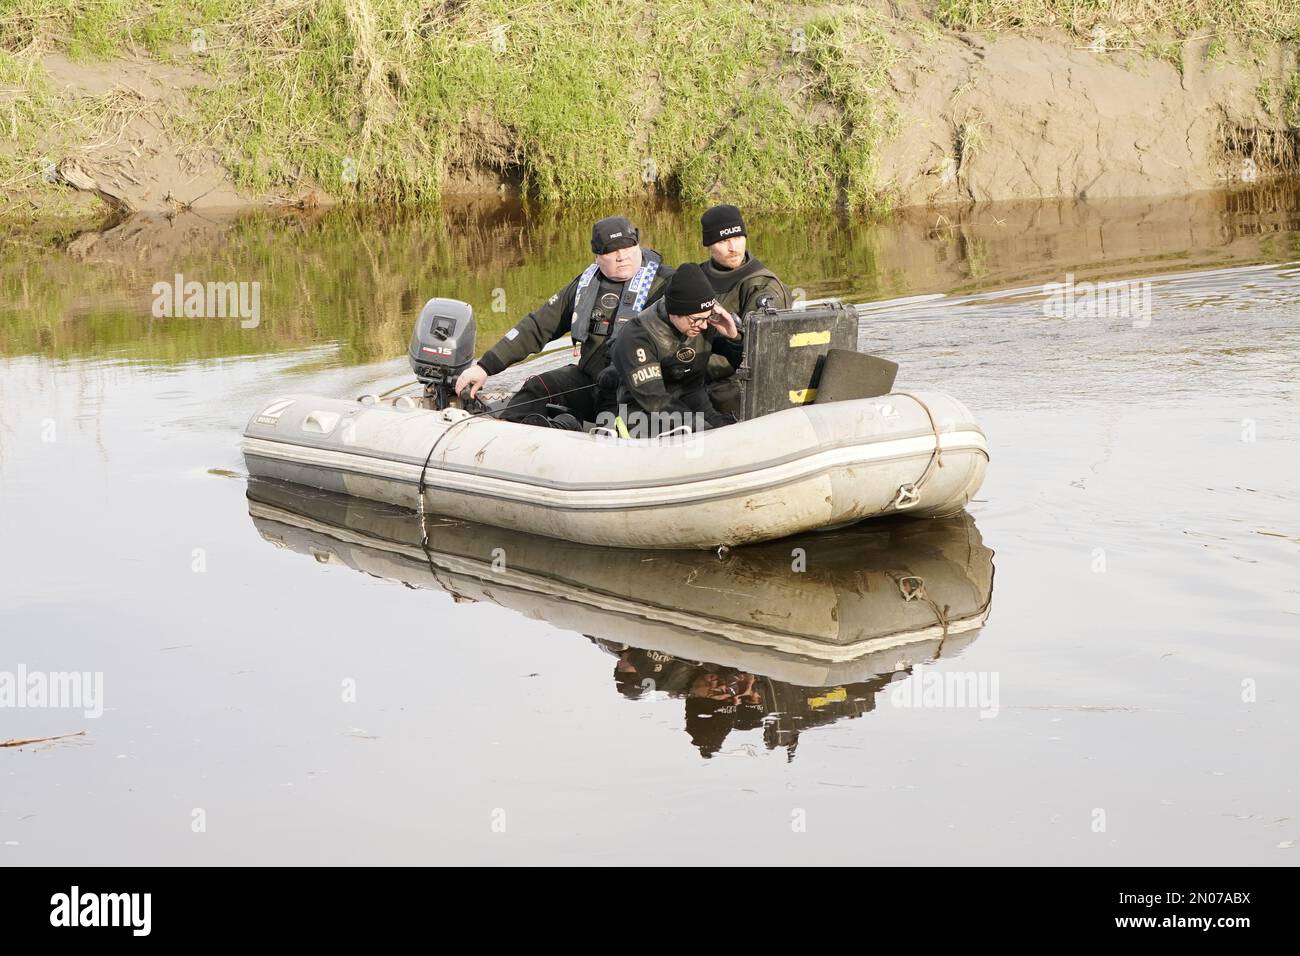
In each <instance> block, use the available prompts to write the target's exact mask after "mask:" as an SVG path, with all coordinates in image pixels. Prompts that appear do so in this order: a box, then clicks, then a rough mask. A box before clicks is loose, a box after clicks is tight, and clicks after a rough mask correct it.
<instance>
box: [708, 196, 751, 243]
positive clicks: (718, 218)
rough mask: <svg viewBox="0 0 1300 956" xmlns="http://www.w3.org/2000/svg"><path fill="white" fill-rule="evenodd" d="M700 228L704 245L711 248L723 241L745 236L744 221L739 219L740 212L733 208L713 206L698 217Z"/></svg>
mask: <svg viewBox="0 0 1300 956" xmlns="http://www.w3.org/2000/svg"><path fill="white" fill-rule="evenodd" d="M700 227H701V228H702V229H703V230H704V244H705V245H706V246H711V245H713V244H714V243H715V242H721V241H722V240H723V239H732V238H734V237H736V236H744V235H747V233H746V232H745V220H743V219H741V218H740V210H739V209H737V208H736V207H735V206H714V207H713V208H711V209H709V210H707V211H705V213H704V215H703V216H701V217H700Z"/></svg>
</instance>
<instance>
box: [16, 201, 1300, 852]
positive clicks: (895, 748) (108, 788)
mask: <svg viewBox="0 0 1300 956" xmlns="http://www.w3.org/2000/svg"><path fill="white" fill-rule="evenodd" d="M600 212H603V211H600ZM590 218H591V217H589V216H582V215H577V214H566V215H541V214H537V213H532V214H525V213H524V212H523V211H522V210H520V209H518V208H513V207H501V208H495V207H466V208H456V209H448V210H445V211H443V212H441V213H429V214H411V213H392V212H385V211H375V210H370V211H355V210H335V211H331V212H326V213H321V214H317V215H313V216H309V217H301V216H288V215H281V214H272V213H266V214H254V215H246V216H241V217H237V218H232V219H222V220H218V221H210V220H206V219H199V218H198V217H195V216H186V217H183V218H182V219H178V220H176V221H175V222H172V223H167V222H161V223H147V222H129V223H127V224H125V225H123V226H119V227H118V228H117V229H115V230H112V231H110V232H109V233H106V234H104V235H102V236H94V235H90V236H82V237H79V238H77V239H76V240H75V241H74V242H72V244H71V246H70V247H69V248H68V249H63V248H52V247H51V246H50V245H49V243H48V237H37V236H35V235H32V234H17V233H13V234H6V235H5V240H4V245H3V252H0V544H2V546H0V742H6V741H16V740H24V739H31V738H44V737H52V736H56V735H64V734H76V735H77V736H68V737H63V738H62V739H59V740H49V741H44V742H40V743H33V744H27V745H24V746H9V747H4V748H0V866H23V865H40V864H91V863H96V864H131V863H165V864H187V863H196V864H233V863H295V862H300V863H342V864H351V863H414V864H421V863H450V862H473V861H479V862H543V861H557V862H564V863H581V862H602V863H673V862H675V863H681V862H687V861H692V860H697V859H701V858H707V856H708V854H703V850H704V849H705V848H706V847H709V846H713V847H714V848H715V850H717V849H718V848H724V853H723V856H725V857H726V859H727V861H728V862H729V863H731V862H735V863H740V864H746V865H748V864H759V863H769V864H770V863H802V864H821V865H824V864H828V863H830V864H838V863H864V864H868V863H883V864H927V863H945V864H963V863H1012V864H1046V863H1081V864H1193V863H1216V864H1234V863H1241V864H1264V865H1268V864H1273V865H1287V864H1290V865H1294V864H1295V863H1296V862H1297V861H1300V765H1298V764H1297V761H1296V758H1295V755H1296V730H1297V727H1300V697H1298V696H1297V694H1296V693H1295V687H1296V686H1297V683H1300V186H1297V185H1295V184H1290V185H1281V186H1271V187H1267V188H1259V189H1253V190H1246V191H1239V192H1232V193H1223V194H1207V195H1202V196H1196V197H1190V198H1183V199H1171V200H1160V201H1150V202H1142V203H1128V202H1125V203H1101V204H1087V205H1079V204H1051V205H1034V206H1023V205H1020V206H1006V207H993V208H980V209H974V210H965V211H946V212H943V211H934V210H931V211H928V212H916V213H909V214H906V215H902V216H899V217H898V218H896V219H894V220H892V221H889V222H886V223H879V224H865V223H855V222H847V221H844V220H842V219H835V218H832V217H828V218H826V219H823V220H811V221H810V220H795V219H791V218H781V217H768V218H764V217H760V216H753V217H751V221H750V223H749V232H750V242H751V249H752V250H753V251H754V252H755V253H756V254H757V255H758V256H759V257H761V258H763V259H764V260H765V261H767V262H768V263H769V265H771V266H772V267H773V268H774V269H775V270H776V271H777V272H778V273H779V274H781V275H782V276H783V278H785V279H786V280H787V282H788V284H789V285H791V286H796V287H799V288H801V289H803V290H804V292H805V293H806V295H808V296H809V297H816V296H828V295H834V296H841V297H844V298H846V299H849V300H851V301H854V302H876V303H879V306H878V308H876V309H875V310H873V311H872V312H871V313H870V314H868V315H867V316H866V317H865V318H864V321H863V324H862V340H861V344H862V347H863V348H865V349H868V350H870V351H873V352H877V353H880V354H884V355H886V356H888V357H890V358H892V359H894V360H895V361H897V362H899V363H900V365H901V370H900V373H899V380H898V386H899V387H900V388H908V389H939V390H942V391H946V392H949V393H951V394H952V395H954V396H956V397H958V398H960V399H962V400H963V401H964V402H965V403H966V404H968V405H969V406H970V407H971V408H972V410H974V412H975V413H976V415H977V416H978V417H979V418H980V420H981V422H982V424H983V426H984V428H985V431H986V432H987V435H988V440H989V445H990V450H991V463H990V467H989V471H988V477H987V480H986V482H985V484H984V487H983V488H982V490H981V492H980V493H979V495H978V498H977V500H976V501H974V502H972V503H971V505H970V507H969V509H968V511H969V513H968V514H967V515H964V516H961V517H958V518H955V519H946V520H944V521H901V522H897V521H895V522H888V523H883V524H870V523H868V524H866V525H863V526H860V527H858V528H854V529H847V530H843V531H838V532H833V533H829V534H825V535H814V536H808V537H805V538H800V539H797V540H792V541H786V542H775V543H771V544H767V545H761V546H756V547H753V548H740V549H736V550H735V551H733V552H732V553H731V554H730V555H727V556H725V557H723V558H719V557H718V556H716V555H713V554H711V553H694V552H692V553H680V552H659V553H651V552H629V551H616V550H608V551H607V550H599V549H592V548H585V547H578V546H575V545H570V544H566V543H564V542H552V541H544V540H538V539H533V538H528V537H526V536H522V535H515V534H512V533H511V532H505V531H497V530H494V529H489V528H478V527H474V526H468V525H465V524H463V523H459V522H456V521H454V520H443V519H438V520H436V521H435V522H434V527H433V528H432V530H431V535H430V544H429V547H427V548H424V547H421V539H420V533H419V527H418V523H417V522H415V520H414V519H413V518H412V517H411V516H410V515H409V514H406V513H403V512H400V511H396V510H394V509H389V508H384V507H381V506H378V505H373V504H367V503H363V502H355V501H348V500H346V499H337V498H330V497H328V496H324V495H321V494H319V493H312V492H304V491H302V490H300V489H293V488H289V487H285V486H274V485H271V486H261V485H259V484H256V483H255V484H253V485H250V483H249V482H248V481H247V480H246V478H245V477H244V465H243V459H242V456H241V454H240V451H239V436H240V432H241V430H242V428H243V425H244V423H245V421H246V420H247V418H248V417H249V415H251V414H252V413H253V412H254V411H255V410H257V409H258V408H260V407H261V406H262V405H263V404H265V402H266V401H267V400H269V399H270V398H273V397H275V396H276V395H279V394H282V393H286V392H312V393H317V394H323V395H333V396H353V395H357V394H360V393H362V392H365V391H372V390H378V389H384V388H390V387H394V386H397V385H400V384H401V383H403V382H404V381H406V380H408V379H409V378H410V375H409V374H408V373H407V371H406V365H405V359H404V358H402V357H401V356H403V354H404V352H405V347H406V338H407V335H408V334H409V328H410V324H411V322H412V321H413V318H414V316H415V314H416V313H417V312H418V310H419V307H420V305H421V304H422V303H423V301H424V300H425V299H427V298H428V297H430V296H433V295H446V296H452V297H456V298H463V299H466V300H467V301H470V302H471V303H472V304H474V306H475V309H476V312H477V314H478V316H479V320H480V333H479V334H480V343H479V344H480V349H481V348H482V347H484V346H486V345H488V344H490V343H491V341H493V340H494V339H495V336H496V335H498V334H500V332H502V331H503V330H504V329H505V328H507V327H508V326H509V325H510V324H512V323H513V322H514V321H515V320H517V319H518V318H519V317H520V316H521V315H522V314H524V313H525V312H526V311H527V310H528V309H530V308H532V307H533V306H534V305H536V304H537V303H539V302H540V301H541V300H542V299H544V298H545V297H546V296H549V295H550V294H551V293H552V292H553V291H555V290H556V289H558V288H559V287H560V286H561V285H562V284H563V283H564V282H565V281H566V280H567V279H568V278H569V277H571V276H572V275H574V274H576V273H577V272H578V271H579V270H580V269H581V268H582V266H583V264H584V263H585V261H586V260H587V253H586V252H585V249H586V234H587V228H588V227H587V223H588V222H589V220H590ZM638 219H639V220H640V223H641V226H642V231H643V236H644V238H645V239H646V240H647V241H648V243H649V244H650V245H652V246H654V247H656V248H658V249H660V251H662V252H663V253H664V254H665V256H666V258H668V260H669V261H672V262H677V261H681V260H683V259H685V258H688V257H689V258H693V259H698V258H700V257H701V249H700V247H699V245H698V238H697V235H698V234H697V232H696V227H695V224H694V222H695V221H694V217H693V216H691V215H689V214H684V213H680V212H676V211H674V210H672V209H667V208H658V209H647V210H643V211H641V213H640V214H639V216H638ZM71 238H72V237H70V236H65V237H62V241H63V242H64V243H65V244H66V241H67V240H68V239H71ZM178 273H179V274H182V275H183V276H184V277H185V279H186V280H198V281H235V282H249V283H253V282H256V283H258V288H259V296H260V299H259V301H258V305H259V310H258V314H257V316H256V321H255V322H244V323H241V321H240V320H239V319H238V318H206V319H205V318H183V317H182V318H168V317H161V318H159V317H155V316H154V315H152V314H151V307H152V303H153V301H154V298H155V295H154V292H153V286H154V284H155V283H157V282H171V281H172V280H173V277H174V276H175V275H176V274H178ZM1098 280H1105V281H1107V282H1120V284H1119V285H1114V286H1111V287H1110V288H1109V290H1108V295H1107V296H1106V297H1100V296H1098V295H1095V294H1094V293H1095V289H1094V288H1093V287H1092V286H1090V285H1088V283H1094V282H1096V281H1098ZM1147 280H1149V281H1147ZM1067 282H1072V283H1074V285H1073V286H1071V289H1070V292H1069V293H1068V296H1067V294H1066V293H1065V292H1064V291H1061V292H1059V293H1058V291H1057V290H1056V289H1054V288H1050V287H1045V284H1048V283H1067ZM1098 302H1102V303H1103V304H1102V305H1101V306H1098V305H1097V303H1098ZM245 326H248V327H245ZM498 548H501V549H502V550H503V552H504V553H505V554H507V555H509V558H508V563H509V567H508V569H507V568H497V567H494V566H493V560H494V557H493V554H494V550H495V549H498ZM849 630H852V631H853V633H854V634H856V635H857V637H856V639H855V642H854V643H853V644H852V646H850V647H842V646H837V645H834V644H830V645H828V644H827V643H826V642H825V641H818V640H817V638H818V636H819V635H823V636H824V635H825V634H828V633H836V632H838V633H841V634H842V633H847V632H848V631H849ZM72 672H76V673H78V674H82V675H86V676H85V677H84V679H83V680H82V682H81V692H80V697H77V698H76V699H72V698H68V699H64V700H49V699H46V700H45V701H44V702H43V704H42V701H41V700H40V699H39V698H36V697H33V696H32V694H31V692H30V686H31V684H30V681H31V678H32V676H33V675H36V677H38V678H42V677H43V678H44V679H49V680H53V679H54V675H57V674H60V673H72ZM19 677H24V678H26V682H20V681H19ZM6 680H7V681H8V682H9V683H8V686H9V689H10V692H11V693H10V696H9V698H6V697H5V693H4V692H5V686H6V684H5V682H6ZM20 686H21V687H24V688H28V691H29V692H28V693H27V694H26V695H25V696H24V695H23V694H21V693H17V692H16V691H15V688H18V687H20ZM65 689H66V688H65ZM95 691H97V693H95ZM20 704H21V705H22V706H20ZM55 704H58V705H69V704H70V705H71V706H54V705H55Z"/></svg>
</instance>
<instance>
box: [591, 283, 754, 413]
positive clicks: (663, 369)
mask: <svg viewBox="0 0 1300 956" xmlns="http://www.w3.org/2000/svg"><path fill="white" fill-rule="evenodd" d="M612 351H613V368H614V371H615V372H616V373H617V375H618V403H619V405H620V406H626V410H627V411H628V412H630V413H637V412H640V413H646V412H650V413H656V412H671V413H681V414H695V413H699V414H701V415H703V416H705V423H706V427H707V426H715V427H716V425H719V424H724V423H725V422H724V421H723V420H722V419H721V418H720V417H719V416H718V415H717V412H716V411H715V410H714V408H713V405H712V404H711V403H710V402H709V395H708V392H707V390H706V388H705V386H706V385H707V384H708V376H707V374H706V370H707V368H708V364H709V357H710V355H713V354H715V353H716V354H718V355H721V356H724V357H725V358H726V359H727V361H728V362H729V363H730V364H731V366H732V367H733V368H735V367H737V366H739V365H740V361H741V359H742V358H743V357H744V342H743V339H742V338H736V339H728V338H726V337H724V336H723V335H722V334H721V333H719V332H718V331H717V330H716V329H714V328H712V327H709V328H707V329H705V330H704V332H703V333H701V334H700V335H696V336H690V337H688V336H685V335H683V334H682V333H681V332H679V331H677V329H676V328H675V327H674V326H673V324H672V322H670V321H669V320H668V303H667V302H665V301H664V300H662V299H661V300H660V301H659V302H657V303H655V305H653V306H651V307H650V308H648V309H646V310H645V311H643V312H642V313H641V314H640V315H638V316H637V317H636V318H635V319H633V320H632V321H631V322H629V323H627V325H626V326H624V327H623V329H622V330H621V331H620V332H619V333H618V336H617V338H615V340H614V346H613V350H612ZM625 419H626V416H625ZM726 421H730V419H727V420H726ZM628 424H629V426H630V425H631V424H632V423H630V422H629V423H628Z"/></svg>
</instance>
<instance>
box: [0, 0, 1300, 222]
mask: <svg viewBox="0 0 1300 956" xmlns="http://www.w3.org/2000/svg"><path fill="white" fill-rule="evenodd" d="M923 9H924V10H926V11H927V12H928V13H929V14H931V15H932V16H933V18H934V21H935V22H937V23H938V24H940V25H941V26H943V27H948V28H959V29H974V30H988V31H999V30H1019V29H1033V28H1039V27H1053V28H1060V29H1066V30H1070V31H1072V32H1074V33H1076V34H1078V35H1080V36H1081V37H1085V38H1086V37H1087V36H1088V35H1089V33H1090V31H1091V30H1093V29H1094V28H1095V27H1097V26H1105V27H1106V29H1107V30H1108V31H1110V34H1111V35H1112V36H1114V37H1118V38H1119V39H1120V40H1121V41H1123V40H1124V38H1128V40H1130V41H1132V43H1133V44H1134V45H1136V46H1138V47H1140V48H1142V49H1144V50H1146V51H1147V52H1148V53H1150V54H1152V55H1161V56H1173V55H1175V54H1176V53H1177V51H1178V49H1179V43H1180V40H1181V39H1183V38H1187V37H1191V36H1199V35H1205V36H1207V37H1210V38H1212V39H1211V48H1212V49H1214V43H1215V41H1217V42H1218V44H1219V46H1218V47H1217V50H1218V52H1217V54H1216V55H1218V56H1224V55H1226V53H1225V50H1226V49H1227V48H1226V46H1225V45H1224V44H1223V37H1224V36H1229V35H1230V36H1233V37H1236V38H1239V39H1243V40H1246V41H1249V42H1254V41H1260V42H1264V41H1267V42H1279V41H1287V40H1294V39H1297V38H1300V4H1296V3H1295V0H933V2H932V3H931V4H929V5H927V6H926V7H924V8H923ZM888 10H889V8H888V7H887V6H886V5H885V4H883V3H882V4H870V5H869V4H863V3H858V2H844V3H798V2H796V3H784V2H780V0H729V2H724V0H658V2H652V0H614V2H610V0H524V2H508V0H441V2H431V0H419V2H417V0H0V91H3V92H0V123H3V124H5V125H7V126H8V127H9V130H10V138H11V140H12V142H13V144H14V145H13V146H11V147H10V148H8V149H5V148H3V146H0V185H3V184H12V183H13V182H14V181H15V180H18V179H21V180H22V181H24V182H27V183H31V182H32V181H34V177H37V176H39V175H40V169H41V165H42V163H43V161H44V159H45V157H46V154H48V153H50V152H57V147H58V146H59V144H60V143H75V142H86V141H91V140H93V135H92V131H93V130H94V128H95V127H96V124H97V123H99V124H102V123H103V122H106V121H107V120H108V119H110V118H112V117H114V116H120V112H119V113H116V114H115V113H114V112H113V110H114V109H115V108H116V109H118V110H119V111H120V109H121V108H123V106H124V105H126V104H116V105H114V104H110V103H107V102H103V103H96V102H93V101H92V102H91V104H90V108H89V109H88V110H85V109H83V110H82V113H83V114H85V115H75V116H66V115H62V114H61V113H60V101H59V98H58V97H57V96H56V95H54V94H52V93H51V92H50V91H49V90H48V89H47V88H44V87H43V86H42V83H43V81H42V78H41V71H40V68H39V60H40V56H41V55H42V54H43V53H44V52H46V51H50V50H61V51H64V52H66V53H67V54H68V55H69V56H70V57H72V58H73V59H83V60H99V59H107V58H111V57H115V56H122V55H126V54H132V55H141V56H148V57H152V58H156V59H160V60H171V61H174V62H177V63H180V64H185V65H189V66H192V67H194V68H197V69H202V70H204V71H206V72H207V73H208V74H210V75H211V76H212V77H213V79H214V82H213V83H212V84H211V85H210V86H211V88H209V89H205V90H203V91H202V92H201V93H197V94H195V95H194V97H193V106H194V109H193V110H192V115H188V116H185V117H174V118H171V119H170V120H169V122H172V123H173V124H174V125H175V126H177V127H179V129H178V130H177V132H178V134H179V135H180V136H181V137H182V139H183V140H184V141H187V142H189V143H192V144H194V145H195V146H198V147H206V146H215V147H216V148H217V149H218V150H219V152H220V154H221V155H222V156H223V158H224V161H225V163H226V165H227V166H228V167H229V168H230V169H231V170H232V173H233V175H234V178H235V180H236V182H237V183H238V184H239V185H241V186H243V187H245V188H247V189H249V190H250V191H255V192H258V193H272V194H274V193H276V192H283V193H285V194H288V193H292V192H294V191H295V190H298V189H300V188H301V187H302V186H304V185H305V184H306V183H308V182H316V183H319V184H320V185H321V186H323V187H324V188H325V189H326V190H327V191H329V192H331V193H333V194H335V195H340V196H342V197H344V198H356V199H359V200H362V201H366V202H394V201H395V202H416V203H423V202H434V201H436V200H438V199H439V198H440V196H441V195H442V193H443V191H444V188H445V187H446V184H447V183H448V181H449V180H451V179H454V178H456V177H457V176H458V175H459V174H461V173H467V174H469V175H470V176H473V174H474V173H475V171H476V170H487V171H488V172H489V174H490V176H497V175H505V176H506V177H508V178H509V177H517V178H518V180H519V181H520V184H521V185H522V186H523V187H524V189H525V190H526V191H527V192H528V193H529V194H531V195H532V196H534V197H536V198H538V199H540V200H542V201H543V202H546V203H553V204H554V203H565V204H575V203H577V204H592V205H594V204H598V203H607V202H608V201H610V200H624V199H627V198H630V197H637V196H649V195H654V194H667V195H672V196H676V197H678V198H680V199H682V200H683V201H684V202H686V203H687V204H689V205H700V204H705V203H708V202H711V201H718V200H730V201H735V202H738V203H740V204H742V205H745V206H747V207H749V208H785V209H792V210H799V209H812V208H829V207H832V206H836V205H842V206H845V207H847V208H849V209H852V210H869V211H883V210H885V209H886V208H888V206H889V203H890V193H889V190H888V188H887V184H882V183H881V182H879V177H878V175H877V161H878V157H879V154H880V147H881V144H882V143H883V142H885V141H886V140H887V139H888V137H889V136H890V135H891V134H892V132H893V131H894V130H895V129H896V126H897V110H896V108H895V104H894V93H893V91H892V89H891V87H890V84H889V82H888V70H889V68H890V66H891V65H892V64H894V63H895V62H897V60H898V58H899V57H900V56H902V55H903V54H902V53H901V52H900V51H899V50H898V49H897V48H896V46H895V44H894V43H893V42H892V41H891V39H890V36H891V34H892V33H893V32H895V31H899V30H909V31H912V32H914V33H915V34H917V35H920V36H933V35H934V30H935V28H934V24H933V22H931V21H930V20H926V19H920V20H913V21H912V22H910V23H909V22H908V21H899V20H896V19H895V20H891V19H890V17H891V14H890V13H889V12H888ZM52 188H53V187H52Z"/></svg>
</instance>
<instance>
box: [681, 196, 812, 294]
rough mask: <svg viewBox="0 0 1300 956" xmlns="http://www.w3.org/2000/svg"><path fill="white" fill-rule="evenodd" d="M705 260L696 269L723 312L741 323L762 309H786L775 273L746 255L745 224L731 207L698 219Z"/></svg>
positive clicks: (708, 213)
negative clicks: (700, 272) (700, 270)
mask: <svg viewBox="0 0 1300 956" xmlns="http://www.w3.org/2000/svg"><path fill="white" fill-rule="evenodd" d="M700 227H701V231H702V232H703V239H704V245H705V246H706V247H708V250H709V258H708V260H707V261H706V262H701V263H700V268H701V269H703V270H704V274H705V275H706V276H707V277H708V279H709V284H710V285H712V286H713V291H714V293H715V294H716V295H717V297H718V302H719V303H720V304H721V305H722V307H723V308H724V309H726V310H727V311H728V312H730V313H731V314H732V315H734V316H736V318H738V319H743V318H744V317H745V316H746V315H747V314H748V313H750V312H753V311H755V310H756V309H759V308H761V307H762V306H763V304H764V302H763V300H764V299H765V298H766V299H767V304H768V305H770V306H771V307H772V308H774V309H788V308H790V293H789V291H788V290H787V289H786V287H785V286H784V285H782V284H781V280H780V279H778V278H777V277H776V273H775V272H773V271H772V270H771V269H769V268H768V267H767V266H765V265H763V263H761V262H759V261H758V260H757V259H755V258H754V257H753V256H752V255H750V254H749V250H748V249H747V248H746V247H747V242H748V240H747V233H746V232H745V220H744V219H742V218H741V215H740V210H739V209H737V208H736V207H735V206H713V207H712V208H710V209H708V210H707V211H706V212H705V213H704V215H703V216H701V217H700Z"/></svg>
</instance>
